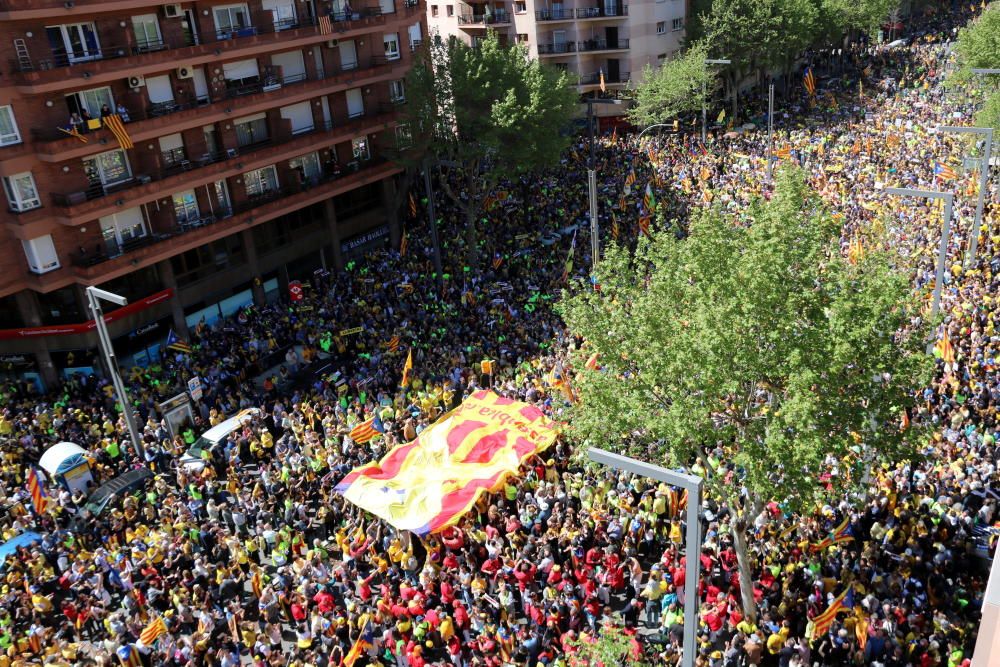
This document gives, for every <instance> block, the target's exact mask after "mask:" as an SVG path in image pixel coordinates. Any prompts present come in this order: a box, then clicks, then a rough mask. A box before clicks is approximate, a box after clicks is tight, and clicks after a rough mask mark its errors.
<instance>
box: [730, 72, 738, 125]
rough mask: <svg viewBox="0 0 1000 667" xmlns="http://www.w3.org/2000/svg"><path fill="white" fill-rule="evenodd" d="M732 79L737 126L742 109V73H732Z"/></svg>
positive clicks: (734, 117)
mask: <svg viewBox="0 0 1000 667" xmlns="http://www.w3.org/2000/svg"><path fill="white" fill-rule="evenodd" d="M730 78H731V80H732V91H733V113H732V118H733V126H734V127H735V126H736V123H737V121H738V120H739V110H740V75H739V74H737V73H736V72H733V73H732V74H730Z"/></svg>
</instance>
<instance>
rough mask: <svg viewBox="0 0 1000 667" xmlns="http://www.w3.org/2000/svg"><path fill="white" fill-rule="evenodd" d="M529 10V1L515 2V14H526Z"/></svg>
mask: <svg viewBox="0 0 1000 667" xmlns="http://www.w3.org/2000/svg"><path fill="white" fill-rule="evenodd" d="M527 12H528V3H526V2H515V3H514V13H515V14H526V13H527Z"/></svg>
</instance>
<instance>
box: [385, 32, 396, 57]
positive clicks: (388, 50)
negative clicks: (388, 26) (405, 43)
mask: <svg viewBox="0 0 1000 667" xmlns="http://www.w3.org/2000/svg"><path fill="white" fill-rule="evenodd" d="M382 45H383V46H385V57H386V59H387V60H399V34H398V33H395V32H390V33H386V34H385V36H384V37H383V38H382Z"/></svg>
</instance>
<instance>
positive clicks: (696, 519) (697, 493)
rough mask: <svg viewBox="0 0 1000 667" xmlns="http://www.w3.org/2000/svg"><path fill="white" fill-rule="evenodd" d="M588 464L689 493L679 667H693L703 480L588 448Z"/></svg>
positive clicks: (696, 629) (695, 650) (695, 651)
mask: <svg viewBox="0 0 1000 667" xmlns="http://www.w3.org/2000/svg"><path fill="white" fill-rule="evenodd" d="M587 454H588V455H589V456H590V460H592V461H594V462H596V463H602V464H604V465H606V466H608V467H609V468H614V469H615V470H624V471H625V472H630V473H632V474H634V475H639V476H640V477H648V478H649V479H654V480H656V481H657V482H663V483H665V484H670V485H671V486H679V487H681V488H682V489H684V490H685V491H687V492H688V499H687V531H686V532H687V535H686V536H685V538H684V546H685V549H686V568H685V572H684V653H683V655H682V656H681V665H682V667H694V659H695V654H696V653H697V648H696V646H697V637H698V578H699V576H700V573H699V572H700V565H701V517H700V516H699V515H700V509H701V487H702V479H701V477H698V476H697V475H687V474H684V473H681V472H674V471H673V470H667V469H666V468H663V467H661V466H658V465H653V464H652V463H645V462H643V461H639V460H637V459H633V458H629V457H627V456H622V455H621V454H614V453H612V452H608V451H605V450H603V449H598V448H596V447H591V448H590V450H589V451H588V452H587Z"/></svg>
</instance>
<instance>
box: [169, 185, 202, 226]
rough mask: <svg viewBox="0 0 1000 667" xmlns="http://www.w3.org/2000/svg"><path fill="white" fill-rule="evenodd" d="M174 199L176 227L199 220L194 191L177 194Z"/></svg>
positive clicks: (199, 215)
mask: <svg viewBox="0 0 1000 667" xmlns="http://www.w3.org/2000/svg"><path fill="white" fill-rule="evenodd" d="M173 199H174V219H175V220H176V221H177V224H178V225H185V224H188V223H191V222H195V221H197V220H198V219H200V218H201V213H200V212H199V211H198V198H197V197H195V195H194V190H188V191H186V192H178V193H176V194H175V195H174V196H173Z"/></svg>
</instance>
